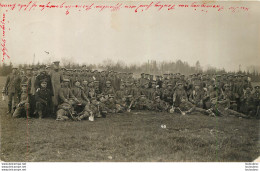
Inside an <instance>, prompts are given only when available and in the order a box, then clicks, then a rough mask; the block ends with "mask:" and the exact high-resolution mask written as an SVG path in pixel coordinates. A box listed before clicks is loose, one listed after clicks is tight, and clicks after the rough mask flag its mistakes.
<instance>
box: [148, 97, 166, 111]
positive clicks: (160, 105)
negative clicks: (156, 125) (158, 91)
mask: <svg viewBox="0 0 260 171" xmlns="http://www.w3.org/2000/svg"><path fill="white" fill-rule="evenodd" d="M152 107H153V110H154V111H156V112H167V111H168V110H169V107H170V105H169V104H168V103H167V102H165V101H163V100H161V99H160V96H156V97H155V100H154V103H153V105H152Z"/></svg>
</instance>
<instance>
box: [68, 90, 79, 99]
mask: <svg viewBox="0 0 260 171" xmlns="http://www.w3.org/2000/svg"><path fill="white" fill-rule="evenodd" d="M69 97H70V98H73V99H77V98H76V97H75V96H74V94H73V93H72V91H71V90H69Z"/></svg>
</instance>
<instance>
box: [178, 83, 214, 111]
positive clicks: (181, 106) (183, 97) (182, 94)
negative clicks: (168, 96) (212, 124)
mask: <svg viewBox="0 0 260 171" xmlns="http://www.w3.org/2000/svg"><path fill="white" fill-rule="evenodd" d="M173 103H174V106H175V107H176V108H175V109H178V110H179V111H180V112H181V114H182V115H185V114H189V113H192V112H199V113H202V114H205V115H209V114H210V113H209V112H208V111H206V110H205V109H202V108H199V107H196V106H195V105H194V104H192V103H191V102H189V100H188V97H187V94H186V91H185V90H184V88H183V84H182V83H181V82H179V83H177V88H176V90H175V92H174V95H173Z"/></svg>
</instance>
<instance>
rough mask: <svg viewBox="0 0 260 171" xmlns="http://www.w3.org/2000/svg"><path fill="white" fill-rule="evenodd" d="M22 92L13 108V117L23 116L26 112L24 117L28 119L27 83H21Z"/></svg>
mask: <svg viewBox="0 0 260 171" xmlns="http://www.w3.org/2000/svg"><path fill="white" fill-rule="evenodd" d="M21 86H22V94H21V97H20V102H19V103H18V105H17V106H16V108H15V111H14V113H13V117H14V118H17V117H20V116H24V115H25V114H26V117H27V118H28V119H29V118H30V117H29V107H30V105H29V98H28V92H27V86H28V85H27V84H26V83H23V84H22V85H21Z"/></svg>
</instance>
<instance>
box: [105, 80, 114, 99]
mask: <svg viewBox="0 0 260 171" xmlns="http://www.w3.org/2000/svg"><path fill="white" fill-rule="evenodd" d="M103 94H104V95H105V98H106V99H108V95H109V94H112V95H114V94H115V91H114V88H113V87H112V86H111V81H106V87H105V88H104V89H103Z"/></svg>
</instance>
